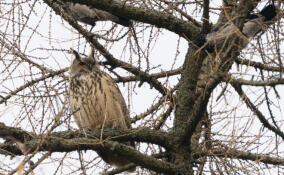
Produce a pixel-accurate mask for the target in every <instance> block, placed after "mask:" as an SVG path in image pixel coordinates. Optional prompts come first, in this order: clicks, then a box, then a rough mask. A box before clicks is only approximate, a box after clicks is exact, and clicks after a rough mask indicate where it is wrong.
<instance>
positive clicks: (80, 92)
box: [68, 50, 134, 167]
mask: <svg viewBox="0 0 284 175" xmlns="http://www.w3.org/2000/svg"><path fill="white" fill-rule="evenodd" d="M72 52H73V54H74V55H75V59H74V60H73V62H72V64H71V66H70V79H69V88H68V96H69V101H70V106H71V110H72V112H73V115H74V119H75V122H76V124H77V125H78V127H79V128H80V129H81V130H84V129H103V128H114V129H129V128H131V125H130V117H129V111H128V109H127V106H126V103H125V101H124V98H123V96H122V94H121V92H120V90H119V88H118V86H117V84H116V83H115V82H114V81H113V79H112V78H111V77H110V76H109V75H107V74H106V73H104V72H103V71H101V70H100V69H99V65H98V62H97V60H96V59H95V58H94V56H93V52H92V54H90V56H89V57H85V58H82V57H80V55H79V54H78V53H77V52H76V51H73V50H72ZM124 144H126V145H129V146H132V147H134V143H130V142H127V143H124ZM97 153H98V155H99V156H100V157H101V158H102V159H103V160H104V161H105V162H106V163H108V164H110V165H115V166H117V167H122V166H124V165H127V164H129V163H131V162H130V161H129V160H127V159H125V158H123V157H121V156H119V155H117V154H114V153H112V152H110V151H108V150H105V149H102V150H98V151H97Z"/></svg>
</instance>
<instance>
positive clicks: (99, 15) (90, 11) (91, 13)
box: [63, 2, 131, 27]
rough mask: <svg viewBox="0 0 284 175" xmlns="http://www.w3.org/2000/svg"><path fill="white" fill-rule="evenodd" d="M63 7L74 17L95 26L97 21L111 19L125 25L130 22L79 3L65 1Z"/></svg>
mask: <svg viewBox="0 0 284 175" xmlns="http://www.w3.org/2000/svg"><path fill="white" fill-rule="evenodd" d="M63 9H64V10H65V12H66V13H67V14H69V15H70V16H72V17H73V18H74V19H76V20H78V21H80V22H83V23H86V24H89V25H91V26H95V25H96V22H97V21H112V22H115V23H117V24H120V25H123V26H125V27H129V26H130V24H131V21H130V20H129V19H126V18H123V17H120V16H115V15H113V14H111V13H109V12H106V11H103V10H99V9H96V8H91V7H88V6H87V5H83V4H79V3H72V2H66V3H64V4H63Z"/></svg>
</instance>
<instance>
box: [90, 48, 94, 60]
mask: <svg viewBox="0 0 284 175" xmlns="http://www.w3.org/2000/svg"><path fill="white" fill-rule="evenodd" d="M89 58H91V59H95V49H94V47H91V52H90V54H89Z"/></svg>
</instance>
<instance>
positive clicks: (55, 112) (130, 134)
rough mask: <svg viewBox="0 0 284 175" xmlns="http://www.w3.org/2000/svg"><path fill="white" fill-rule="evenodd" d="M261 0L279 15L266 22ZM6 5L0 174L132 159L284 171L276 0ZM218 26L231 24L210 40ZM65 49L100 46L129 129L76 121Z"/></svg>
mask: <svg viewBox="0 0 284 175" xmlns="http://www.w3.org/2000/svg"><path fill="white" fill-rule="evenodd" d="M66 2H74V3H80V4H85V5H87V6H89V7H95V8H97V9H99V10H104V11H106V12H108V13H110V14H112V15H114V16H115V17H119V18H123V19H129V20H131V21H132V23H131V24H129V27H127V25H125V26H121V25H119V24H116V23H112V22H110V21H107V22H97V24H96V26H88V25H86V24H83V23H80V22H78V21H77V20H78V18H77V20H75V18H74V16H73V17H72V16H70V15H68V14H67V13H66V11H65V10H64V8H63V7H64V3H66ZM268 4H275V6H276V11H277V15H276V17H275V18H273V19H270V20H264V19H265V18H264V17H263V15H262V14H261V13H259V12H260V11H261V9H263V7H265V6H268ZM1 5H2V6H1V7H2V9H1V29H0V31H1V37H0V43H1V59H0V64H1V70H2V71H1V91H0V104H1V121H2V123H1V125H0V136H1V138H2V142H1V144H0V148H1V149H0V150H1V161H0V162H1V165H0V171H1V172H2V173H5V174H6V173H9V174H14V173H16V172H17V171H18V173H19V174H29V173H31V172H35V174H41V170H42V169H44V171H50V173H48V174H51V173H53V174H70V173H73V174H74V173H75V174H80V173H81V174H96V173H98V172H104V173H106V174H117V173H120V172H123V171H126V170H129V169H131V168H133V167H135V166H136V167H137V168H136V173H137V174H155V173H156V174H232V173H234V174H266V173H268V172H278V174H281V173H283V171H284V170H283V165H284V158H283V156H284V155H283V149H281V146H282V145H283V141H282V140H283V138H284V132H283V129H281V127H282V125H283V114H282V111H283V105H282V104H283V99H281V97H282V96H283V92H282V91H281V90H283V84H284V81H283V78H282V74H283V72H284V71H283V64H282V60H283V54H282V49H281V46H283V32H282V31H283V24H282V23H283V20H282V17H283V10H282V9H281V7H282V2H281V1H275V2H274V1H269V2H268V1H244V0H243V1H232V0H224V1H223V2H221V1H217V0H216V1H210V2H209V1H208V0H204V1H192V2H190V1H166V0H153V1H139V0H137V1H135V0H126V1H109V0H89V1H85V0H81V1H78V0H61V1H52V0H43V2H39V1H20V2H19V1H11V2H10V1H7V2H1ZM254 14H255V15H254ZM259 18H261V19H262V20H260V21H258V22H260V23H258V26H259V25H261V26H262V27H261V30H259V32H254V33H253V36H251V35H249V34H248V33H246V32H245V31H244V29H245V28H246V27H247V26H246V24H247V21H248V20H253V19H259ZM115 19H117V18H115ZM216 19H217V20H216ZM112 21H114V22H116V21H115V20H112ZM211 22H212V23H211ZM224 26H232V29H230V30H229V32H226V33H225V34H226V37H225V39H223V40H222V42H220V43H221V44H222V45H216V44H218V43H219V42H217V41H219V40H218V37H217V36H219V34H221V32H222V31H223V32H224V30H223V29H225V27H224ZM215 27H217V28H215ZM70 33H71V35H70ZM209 36H214V37H213V39H212V40H210V41H209V40H208V38H209ZM163 39H166V40H163ZM165 41H166V42H167V43H165ZM200 43H201V44H200ZM247 43H249V44H248V45H247ZM160 45H162V46H163V47H162V48H161V47H160ZM165 46H167V48H164V47H165ZM208 46H210V48H211V49H208ZM220 46H222V47H220ZM70 47H72V48H73V49H74V50H76V51H78V52H80V53H81V54H86V55H87V54H88V49H89V47H93V48H94V49H95V51H96V53H95V55H96V57H97V58H98V59H99V60H100V64H101V66H102V67H104V71H106V72H108V73H109V74H111V75H112V77H113V78H114V79H115V81H116V82H117V83H118V84H119V85H120V88H121V91H122V93H123V94H124V97H125V99H126V101H128V108H129V109H130V111H131V120H132V128H133V129H129V130H115V129H111V128H104V129H103V130H101V129H98V130H89V131H85V132H81V131H79V130H78V128H77V127H76V125H75V124H74V120H73V118H72V112H71V111H70V108H69V102H68V98H66V90H67V87H68V76H69V74H68V68H69V65H70V62H69V61H70V58H71V54H70ZM173 48H174V49H175V50H174V51H175V52H174V54H173V53H172V51H173ZM185 48H186V49H185ZM156 50H157V51H158V52H157V53H158V54H157V55H155V52H156ZM165 55H166V56H167V57H169V59H166V58H164V56H165ZM179 63H180V64H179ZM149 94H150V95H149ZM139 96H140V98H138V97H139ZM149 96H151V97H150V98H149ZM148 98H149V99H148ZM137 99H138V100H137ZM137 106H139V107H141V108H140V109H139V108H138V107H137ZM141 109H143V110H144V111H145V112H142V113H140V114H139V111H138V110H141ZM135 110H137V111H135ZM282 128H283V127H282ZM128 141H135V142H136V145H137V146H136V149H133V148H132V147H129V146H126V145H124V144H122V143H123V142H128ZM101 148H103V149H107V150H109V151H112V152H113V153H114V154H118V155H120V156H123V157H126V158H128V159H129V160H130V161H131V162H133V163H132V164H129V165H127V166H126V167H122V168H117V169H113V170H111V168H112V167H109V166H107V165H105V164H104V163H103V162H102V161H101V159H100V158H99V157H97V155H96V153H95V152H94V151H96V150H99V149H101ZM54 165H55V166H54Z"/></svg>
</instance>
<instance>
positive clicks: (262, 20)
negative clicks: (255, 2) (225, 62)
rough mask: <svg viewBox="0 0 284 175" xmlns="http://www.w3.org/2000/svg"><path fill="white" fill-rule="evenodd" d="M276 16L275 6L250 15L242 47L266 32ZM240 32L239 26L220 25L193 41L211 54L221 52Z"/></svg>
mask: <svg viewBox="0 0 284 175" xmlns="http://www.w3.org/2000/svg"><path fill="white" fill-rule="evenodd" d="M276 14H277V12H276V8H275V6H274V5H268V6H266V7H264V8H263V9H262V10H261V11H260V13H258V14H249V15H248V16H247V18H246V22H245V23H244V26H243V29H242V34H243V37H242V39H241V40H242V43H241V45H242V46H241V47H242V48H244V47H245V46H246V45H247V44H248V43H249V40H250V39H251V38H253V37H254V36H256V35H257V33H259V32H261V31H265V30H266V29H267V27H265V24H269V22H270V21H271V20H273V19H274V17H275V16H276ZM238 30H239V29H238V28H237V26H235V25H234V24H232V23H229V22H228V23H226V24H220V25H218V26H217V27H215V28H214V29H212V30H211V32H210V33H208V34H206V35H204V34H202V35H200V36H199V37H198V38H197V39H195V40H194V41H193V44H194V45H195V46H198V47H201V48H205V49H206V50H207V51H208V52H209V53H212V52H214V51H219V50H220V49H221V48H223V47H224V43H226V40H227V39H228V38H229V37H230V36H232V34H237V32H238Z"/></svg>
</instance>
